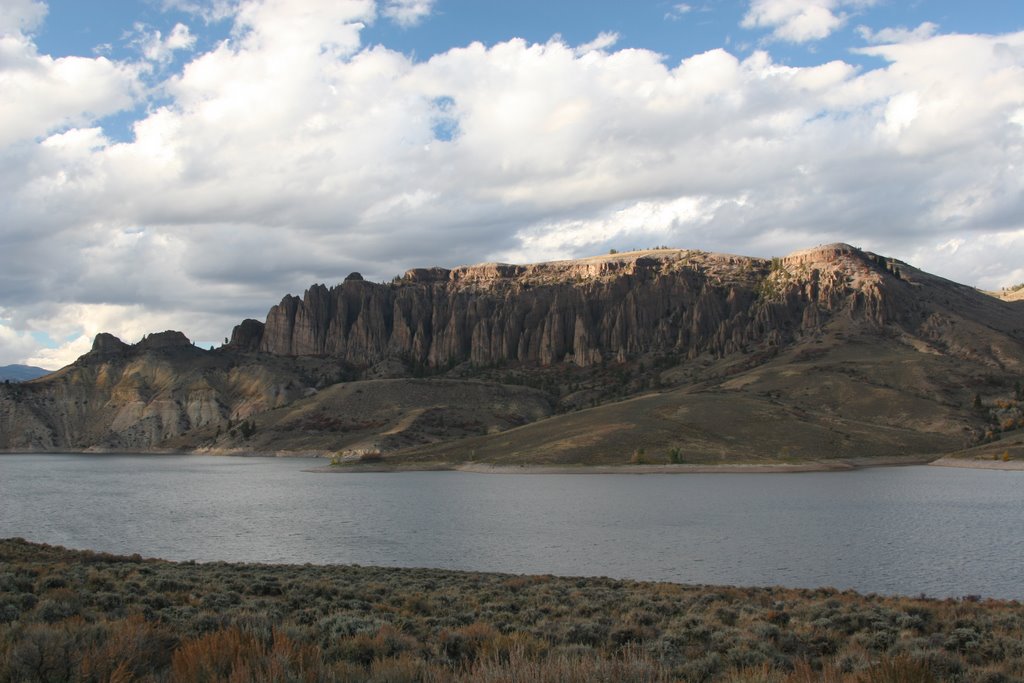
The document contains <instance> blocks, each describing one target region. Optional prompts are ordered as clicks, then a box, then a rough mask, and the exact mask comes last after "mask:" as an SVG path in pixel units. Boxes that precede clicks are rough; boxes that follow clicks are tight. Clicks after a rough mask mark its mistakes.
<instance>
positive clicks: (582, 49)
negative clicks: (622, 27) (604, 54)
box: [576, 32, 619, 55]
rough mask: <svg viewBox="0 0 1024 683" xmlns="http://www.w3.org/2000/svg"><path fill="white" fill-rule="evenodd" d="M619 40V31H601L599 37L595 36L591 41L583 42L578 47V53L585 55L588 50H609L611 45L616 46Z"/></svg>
mask: <svg viewBox="0 0 1024 683" xmlns="http://www.w3.org/2000/svg"><path fill="white" fill-rule="evenodd" d="M618 42H619V34H618V33H605V32H602V33H599V34H598V36H597V38H594V39H593V40H592V41H590V42H589V43H583V44H582V45H580V46H578V47H577V48H576V54H577V55H585V54H586V53H588V52H591V51H594V50H598V51H600V50H607V49H608V48H610V47H615V44H616V43H618Z"/></svg>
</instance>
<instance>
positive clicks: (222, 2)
mask: <svg viewBox="0 0 1024 683" xmlns="http://www.w3.org/2000/svg"><path fill="white" fill-rule="evenodd" d="M161 6H162V8H163V10H164V11H165V12H166V11H168V10H178V11H179V12H185V13H187V14H192V15H194V16H197V17H200V18H202V19H203V21H205V22H206V23H208V24H212V23H215V22H218V21H224V20H225V19H230V18H231V17H233V16H234V15H235V13H236V12H237V11H238V0H204V1H202V2H198V1H196V0H163V2H162V4H161Z"/></svg>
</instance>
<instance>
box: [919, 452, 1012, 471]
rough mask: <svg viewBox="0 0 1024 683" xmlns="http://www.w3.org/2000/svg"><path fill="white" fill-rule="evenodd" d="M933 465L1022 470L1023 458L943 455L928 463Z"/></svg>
mask: <svg viewBox="0 0 1024 683" xmlns="http://www.w3.org/2000/svg"><path fill="white" fill-rule="evenodd" d="M929 464H930V465H931V466H933V467H961V468H966V469H975V470H1003V471H1004V472H1024V460H1006V461H1003V460H975V459H971V458H957V457H955V456H951V455H944V456H942V457H941V458H939V459H938V460H933V461H932V462H930V463H929Z"/></svg>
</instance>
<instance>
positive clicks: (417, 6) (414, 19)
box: [381, 0, 434, 26]
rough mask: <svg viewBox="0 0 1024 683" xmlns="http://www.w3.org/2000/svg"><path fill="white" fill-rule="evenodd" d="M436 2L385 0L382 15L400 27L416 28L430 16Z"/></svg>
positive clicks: (431, 0)
mask: <svg viewBox="0 0 1024 683" xmlns="http://www.w3.org/2000/svg"><path fill="white" fill-rule="evenodd" d="M433 8H434V0H384V6H383V7H382V8H381V14H383V15H384V16H385V17H387V18H388V19H391V20H392V21H394V22H395V23H396V24H398V25H399V26H415V25H416V24H418V23H420V22H421V21H423V18H424V17H427V16H429V15H430V13H431V11H432V10H433Z"/></svg>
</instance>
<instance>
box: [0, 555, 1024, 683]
mask: <svg viewBox="0 0 1024 683" xmlns="http://www.w3.org/2000/svg"><path fill="white" fill-rule="evenodd" d="M1021 680H1024V607H1022V606H1021V605H1020V604H1019V603H1017V602H1006V601H985V600H975V599H969V600H934V599H924V598H903V597H879V596H871V595H869V596H863V595H859V594H857V593H853V592H849V591H847V592H839V591H835V590H830V589H824V590H814V591H801V590H790V589H781V588H774V589H769V588H734V587H707V586H681V585H674V584H652V583H640V582H633V581H616V580H611V579H579V578H558V577H551V576H508V575H500V574H477V573H465V572H452V571H441V570H428V569H382V568H373V567H353V566H332V567H318V566H310V565H304V566H268V565H229V564H224V563H212V564H201V565H197V564H192V563H172V562H163V561H157V560H143V559H141V558H139V557H137V556H136V557H115V556H111V555H105V554H100V553H90V552H80V551H69V550H64V549H61V548H54V547H50V546H42V545H37V544H32V543H27V542H25V541H21V540H3V541H0V682H7V681H10V682H11V683H14V682H17V683H21V682H23V681H114V682H127V681H296V682H307V681H309V682H319V681H340V682H346V681H352V682H355V681H381V682H385V681H387V682H393V683H403V682H410V683H411V682H414V681H415V682H423V683H428V682H441V681H456V682H464V683H470V682H478V681H480V682H484V683H505V682H508V683H515V682H519V681H522V682H524V683H525V682H527V681H529V682H531V683H533V682H537V681H540V682H544V681H551V682H552V683H554V682H556V681H558V682H563V681H580V682H583V681H587V682H591V681H609V682H612V681H616V682H619V681H621V682H625V683H661V682H663V681H664V682H668V681H685V682H700V683H704V682H708V683H711V682H718V681H722V682H729V683H812V682H814V683H932V682H937V681H963V682H964V683H1010V682H1013V681H1021Z"/></svg>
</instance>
